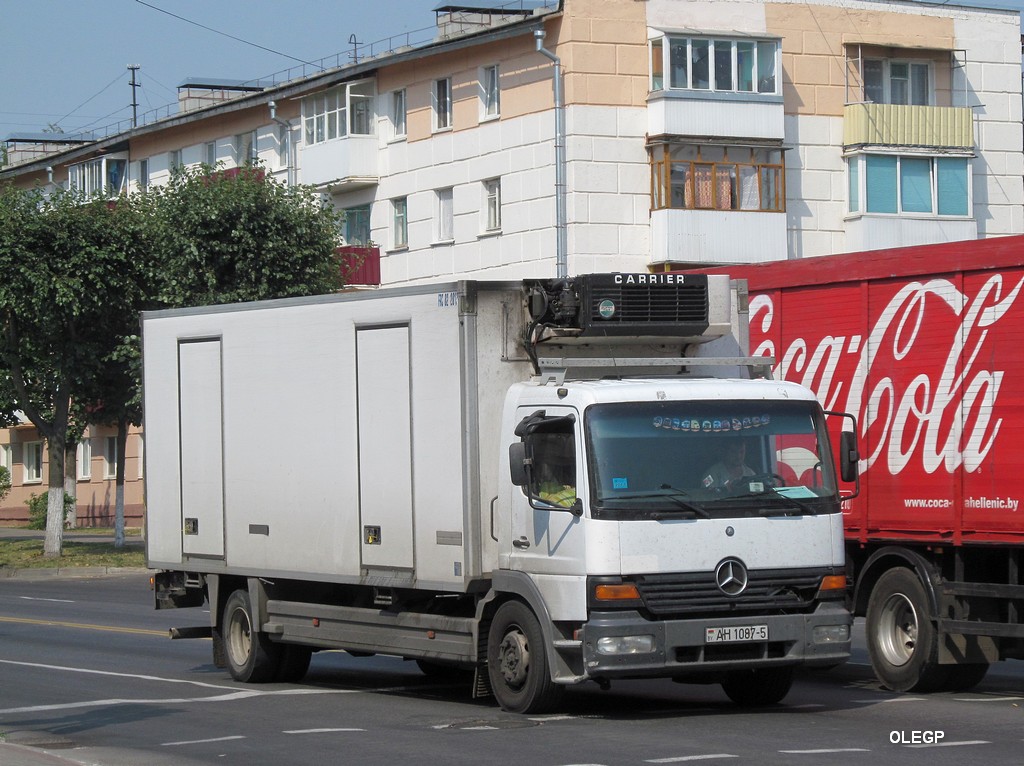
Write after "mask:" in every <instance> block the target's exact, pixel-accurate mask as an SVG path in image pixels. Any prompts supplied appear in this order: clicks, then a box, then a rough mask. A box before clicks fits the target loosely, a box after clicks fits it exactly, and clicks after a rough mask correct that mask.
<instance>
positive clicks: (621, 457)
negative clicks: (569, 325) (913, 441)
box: [586, 400, 839, 518]
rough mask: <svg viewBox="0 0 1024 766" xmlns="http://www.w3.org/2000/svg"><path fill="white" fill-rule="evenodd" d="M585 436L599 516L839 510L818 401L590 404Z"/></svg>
mask: <svg viewBox="0 0 1024 766" xmlns="http://www.w3.org/2000/svg"><path fill="white" fill-rule="evenodd" d="M586 434H587V445H588V454H589V464H590V472H591V506H592V510H593V514H594V515H595V516H596V517H599V518H600V517H604V518H670V517H676V518H710V517H725V516H748V515H755V516H756V515H803V514H817V513H830V512H836V511H838V510H839V503H838V496H837V489H836V480H835V474H834V470H833V465H832V456H831V451H830V449H829V443H828V436H827V433H826V430H825V426H824V417H823V415H822V412H821V409H820V408H819V407H818V405H817V404H816V403H814V402H806V401H796V402H794V401H781V402H774V401H771V402H769V401H735V400H733V401H722V402H718V401H698V402H693V401H690V402H628V403H617V404H602V405H595V406H593V407H591V408H589V409H588V410H587V415H586Z"/></svg>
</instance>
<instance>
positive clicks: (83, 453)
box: [75, 439, 92, 481]
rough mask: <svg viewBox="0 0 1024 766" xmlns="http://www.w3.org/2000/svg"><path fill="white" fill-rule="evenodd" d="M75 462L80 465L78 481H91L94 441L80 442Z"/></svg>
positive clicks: (85, 440)
mask: <svg viewBox="0 0 1024 766" xmlns="http://www.w3.org/2000/svg"><path fill="white" fill-rule="evenodd" d="M75 462H76V463H77V464H78V480H79V481H89V479H91V478H92V441H91V440H90V439H82V441H80V442H78V447H77V449H76V454H75Z"/></svg>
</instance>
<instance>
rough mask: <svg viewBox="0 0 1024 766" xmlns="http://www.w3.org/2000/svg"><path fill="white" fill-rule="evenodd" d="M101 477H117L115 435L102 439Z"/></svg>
mask: <svg viewBox="0 0 1024 766" xmlns="http://www.w3.org/2000/svg"><path fill="white" fill-rule="evenodd" d="M103 446H104V450H103V478H104V479H116V478H117V437H116V436H108V437H106V439H104V440H103Z"/></svg>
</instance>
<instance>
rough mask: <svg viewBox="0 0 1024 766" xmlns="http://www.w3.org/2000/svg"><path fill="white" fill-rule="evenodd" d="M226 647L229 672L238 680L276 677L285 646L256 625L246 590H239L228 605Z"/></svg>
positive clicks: (247, 680) (264, 680)
mask: <svg viewBox="0 0 1024 766" xmlns="http://www.w3.org/2000/svg"><path fill="white" fill-rule="evenodd" d="M223 630H224V650H225V655H226V659H227V664H228V672H230V673H231V677H232V678H234V679H235V680H236V681H242V682H245V683H256V684H258V683H264V682H266V681H272V680H274V676H275V675H276V674H277V671H278V668H279V666H280V660H281V648H282V647H281V646H280V645H278V644H274V643H273V642H271V640H270V639H269V638H267V635H266V634H265V633H263V632H262V631H260V630H258V629H257V628H256V627H255V621H254V620H253V610H252V602H251V601H250V599H249V593H248V591H245V590H236V591H235V592H234V593H232V594H231V595H230V596H229V597H228V600H227V603H226V604H225V605H224V619H223Z"/></svg>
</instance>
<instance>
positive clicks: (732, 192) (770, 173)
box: [651, 144, 786, 213]
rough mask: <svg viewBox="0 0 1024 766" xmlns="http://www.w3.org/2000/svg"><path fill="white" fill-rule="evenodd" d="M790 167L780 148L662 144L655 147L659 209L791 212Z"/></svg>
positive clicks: (654, 204)
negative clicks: (788, 197)
mask: <svg viewBox="0 0 1024 766" xmlns="http://www.w3.org/2000/svg"><path fill="white" fill-rule="evenodd" d="M785 175H786V166H785V162H784V160H783V156H782V150H781V149H779V148H774V147H764V148H755V147H731V146H700V145H690V144H685V145H669V144H665V145H661V146H657V147H654V148H653V149H652V161H651V208H652V209H654V210H662V209H666V208H669V209H679V210H749V211H754V212H772V213H781V212H785V210H786V191H785Z"/></svg>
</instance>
